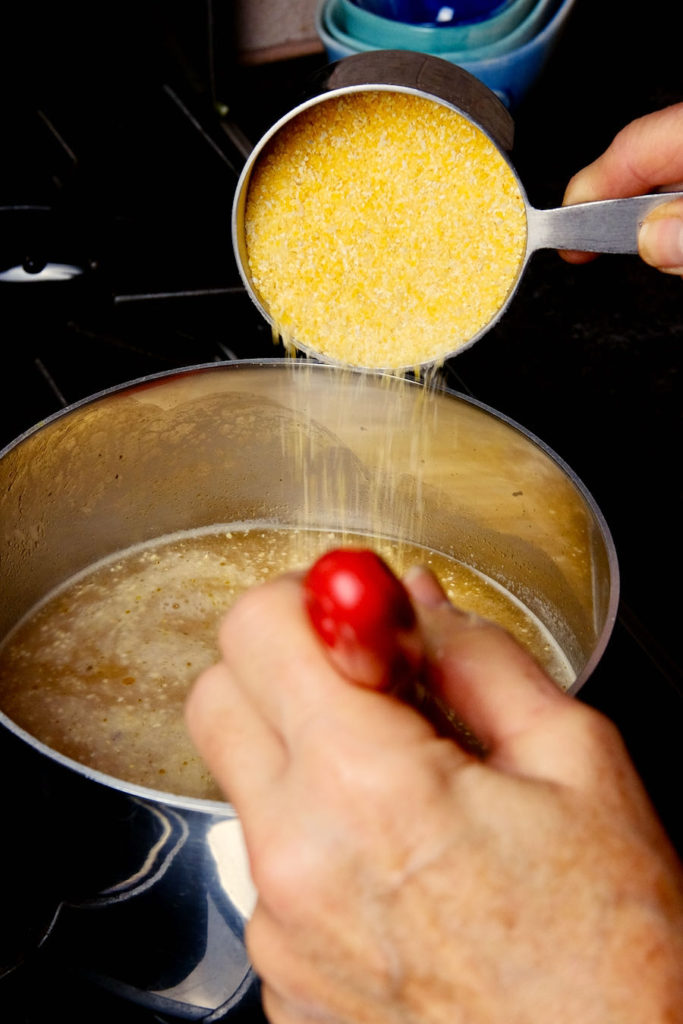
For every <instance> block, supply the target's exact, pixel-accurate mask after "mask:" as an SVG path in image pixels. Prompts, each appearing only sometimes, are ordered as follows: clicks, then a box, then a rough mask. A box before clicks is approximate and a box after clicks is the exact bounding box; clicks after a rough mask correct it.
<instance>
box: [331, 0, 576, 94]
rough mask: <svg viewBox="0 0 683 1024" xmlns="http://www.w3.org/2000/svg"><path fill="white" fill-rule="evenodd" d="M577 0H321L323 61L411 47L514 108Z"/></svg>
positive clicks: (544, 59)
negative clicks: (448, 64) (456, 68)
mask: <svg viewBox="0 0 683 1024" xmlns="http://www.w3.org/2000/svg"><path fill="white" fill-rule="evenodd" d="M574 3H575V0H451V4H450V5H445V4H442V3H438V2H434V0H319V3H318V8H317V12H316V28H317V31H318V35H319V36H320V39H321V41H322V43H323V45H324V47H325V50H326V53H327V55H328V58H329V60H331V61H336V60H340V59H341V58H342V57H348V56H351V55H352V54H354V53H363V52H365V51H368V50H413V51H416V52H418V53H431V54H433V55H434V56H437V57H441V58H442V59H444V60H448V61H450V62H451V63H453V64H458V65H459V66H460V67H462V68H465V70H466V71H469V72H470V73H471V74H473V75H475V76H476V77H477V78H479V79H480V80H481V81H482V82H484V84H485V85H487V86H488V87H489V88H490V89H493V91H494V92H496V93H497V94H498V95H499V97H500V98H501V99H502V100H503V102H504V103H505V104H506V106H508V107H510V108H513V107H515V106H517V104H518V103H519V102H520V100H521V99H522V98H523V97H524V95H525V94H526V92H527V91H528V89H529V88H530V86H531V85H532V84H533V82H534V81H535V80H536V78H537V77H538V75H539V73H540V72H541V70H542V69H543V67H544V65H545V63H546V61H547V59H548V57H549V56H550V53H551V52H552V49H553V47H554V45H555V43H556V42H557V40H558V38H559V36H560V34H561V32H562V30H563V28H564V26H565V23H566V21H567V19H568V17H569V14H570V13H571V9H572V7H573V5H574Z"/></svg>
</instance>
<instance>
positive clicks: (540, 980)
mask: <svg viewBox="0 0 683 1024" xmlns="http://www.w3.org/2000/svg"><path fill="white" fill-rule="evenodd" d="M409 589H410V591H411V594H412V597H413V600H414V603H415V606H416V609H417V613H418V617H419V622H420V628H421V631H422V636H423V642H424V647H425V656H426V660H427V663H428V666H429V668H428V671H429V675H430V680H431V685H432V686H433V688H434V690H435V692H436V693H437V694H438V695H439V697H440V698H441V699H442V700H444V701H446V702H448V703H449V704H450V705H451V706H452V707H453V709H454V710H455V712H456V714H457V715H458V717H460V718H461V719H463V720H464V721H465V722H467V723H468V725H469V726H470V727H471V728H472V730H473V731H474V732H475V733H476V734H477V736H478V737H479V739H480V740H481V741H482V744H483V745H484V747H485V749H486V751H487V752H486V754H485V755H484V756H482V757H475V756H474V755H473V754H471V753H467V752H465V751H464V750H463V749H462V748H461V747H460V746H459V745H458V744H457V743H456V742H454V741H453V740H450V739H445V738H438V737H437V735H436V733H435V732H434V730H433V729H432V727H431V726H430V725H429V724H428V722H427V721H426V720H425V719H424V718H423V717H421V716H420V715H419V714H418V713H417V712H416V711H415V710H414V709H413V708H412V707H409V706H408V705H407V704H405V703H402V702H401V701H400V700H399V699H398V698H396V697H395V696H391V695H389V694H387V693H380V692H377V691H373V690H371V689H367V688H363V687H359V686H355V685H353V684H352V683H349V682H348V680H346V679H345V678H344V677H343V676H342V675H340V674H339V673H338V672H337V670H336V669H335V668H334V667H333V665H332V662H331V661H330V659H329V658H328V657H327V654H326V651H325V649H324V648H323V646H322V644H321V643H320V641H319V640H318V638H317V637H316V636H315V635H314V634H313V632H312V630H311V627H310V623H309V620H308V618H307V616H306V613H305V611H304V604H303V597H302V587H301V580H300V578H298V577H296V576H287V577H284V578H282V579H279V580H277V581H274V582H272V583H268V584H266V585H264V586H262V587H259V588H257V589H255V590H253V591H251V592H250V593H248V594H247V595H245V596H244V597H243V598H241V599H240V600H239V601H238V603H237V604H236V605H235V606H234V608H233V609H232V611H231V612H230V613H229V614H228V616H227V617H226V619H225V621H224V623H223V626H222V629H221V635H220V644H221V650H222V654H223V660H222V662H221V663H220V664H218V665H217V666H215V667H214V668H212V669H210V670H209V671H208V672H206V673H205V674H204V675H203V676H202V677H201V678H200V679H199V680H198V682H197V684H196V686H195V688H194V690H193V692H192V694H191V696H190V699H189V701H188V706H187V721H188V726H189V729H190V732H191V734H192V736H193V738H194V740H195V742H196V744H197V746H198V748H199V750H200V752H201V753H202V754H203V756H204V758H205V759H206V761H207V763H208V765H209V767H210V769H211V770H212V771H213V773H214V775H215V777H216V778H217V780H218V781H219V783H220V784H221V785H222V786H223V788H224V791H225V793H226V794H227V796H228V797H229V799H230V800H231V801H232V802H233V803H234V805H235V807H236V809H237V811H238V813H239V815H240V818H241V821H242V824H243V827H244V832H245V837H246V842H247V848H248V852H249V857H250V864H251V870H252V875H253V879H254V882H255V885H256V888H257V890H258V894H259V898H258V903H257V906H256V909H255V911H254V914H253V917H252V918H251V920H250V922H249V924H248V927H247V944H248V949H249V953H250V956H251V959H252V962H253V964H254V967H255V969H256V971H257V972H258V974H259V975H260V976H261V979H262V983H263V1001H264V1008H265V1011H266V1013H267V1015H268V1016H269V1018H270V1020H271V1021H272V1022H274V1024H295V1022H310V1021H324V1022H326V1024H544V1022H552V1024H665V1022H666V1024H680V1022H681V1021H683V883H682V880H681V868H680V865H679V863H678V861H677V859H676V857H675V855H674V853H673V851H672V850H671V848H670V846H669V844H668V841H667V839H666V837H665V836H664V834H663V832H662V830H661V827H660V825H659V823H658V821H657V820H656V818H655V815H654V814H653V811H652V810H651V807H650V804H649V802H648V799H647V797H646V796H645V794H644V792H643V790H642V788H641V785H640V783H639V781H638V779H637V777H636V774H635V772H634V769H633V768H632V766H631V764H630V762H629V759H628V757H627V755H626V753H625V751H624V749H623V746H622V743H621V741H620V739H619V737H618V735H617V733H616V731H615V729H614V728H613V726H612V725H611V724H610V723H609V722H607V721H606V720H605V719H604V718H603V717H602V716H600V715H598V714H597V713H596V712H594V711H592V710H591V709H589V708H588V707H586V706H584V705H582V704H581V703H580V702H579V701H577V700H575V699H573V698H570V697H567V696H565V695H564V694H562V693H561V692H560V691H559V690H558V689H557V687H556V686H555V685H554V684H553V683H552V682H551V681H550V680H549V679H548V678H547V676H546V675H545V674H544V672H543V671H542V670H541V669H540V668H539V667H538V666H537V665H536V663H535V662H534V661H533V660H531V659H530V658H529V657H528V656H527V655H526V654H525V653H524V652H523V651H522V650H521V649H520V648H519V647H518V646H517V644H516V643H515V642H514V641H513V640H512V639H511V638H510V637H509V636H508V635H507V634H506V633H504V632H503V631H502V630H500V629H499V628H497V627H495V626H492V625H490V624H486V623H482V622H481V621H479V620H474V619H472V618H471V617H469V616H467V615H465V614H462V613H460V612H458V611H456V610H455V609H453V608H452V607H451V606H450V605H449V604H448V603H447V602H446V601H445V598H444V596H443V594H442V592H441V590H440V588H439V587H438V585H437V584H436V582H435V581H434V579H433V578H432V577H431V576H430V575H429V574H428V573H426V572H421V573H417V574H413V575H412V577H411V580H410V582H409Z"/></svg>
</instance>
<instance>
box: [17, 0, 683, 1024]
mask: <svg viewBox="0 0 683 1024" xmlns="http://www.w3.org/2000/svg"><path fill="white" fill-rule="evenodd" d="M232 18H233V7H232V5H231V4H230V3H223V4H221V3H217V2H207V3H204V4H200V3H197V2H195V0H185V2H182V3H181V2H178V0H174V2H169V3H161V2H159V3H155V2H153V0H138V2H137V3H132V2H130V0H121V2H117V3H116V4H114V3H111V2H100V3H97V4H92V3H91V4H77V3H73V2H72V0H63V2H62V3H60V4H47V3H44V2H40V3H28V4H23V5H22V6H21V9H20V10H14V11H12V12H9V13H8V12H7V11H5V12H4V14H3V19H4V21H5V25H4V27H3V31H2V46H3V48H4V51H5V52H4V55H3V59H2V62H1V63H2V69H3V78H2V83H3V84H2V92H1V96H2V102H1V103H0V133H1V134H0V138H1V139H2V160H1V161H0V263H1V264H2V265H0V270H2V269H3V267H5V266H12V265H14V263H15V262H16V261H17V260H18V261H19V262H21V261H22V260H23V259H25V258H27V257H28V256H29V255H33V256H35V257H36V258H37V259H41V258H49V259H64V260H65V261H69V260H72V261H74V262H76V263H80V264H81V265H82V266H84V267H85V268H86V271H87V272H86V273H84V274H83V275H82V277H81V278H79V279H78V280H77V281H76V282H68V283H67V286H66V287H62V286H61V285H58V286H56V287H53V286H52V285H51V284H48V285H45V286H42V285H39V284H38V285H36V286H34V285H28V286H27V287H28V290H27V289H26V288H25V287H24V286H20V287H19V288H15V287H11V286H10V287H6V286H5V287H3V284H2V283H1V282H0V367H1V370H0V372H1V373H2V381H3V392H2V394H3V399H2V402H0V447H2V445H3V444H4V443H6V442H9V441H10V440H11V439H12V438H13V437H15V436H17V435H18V434H19V433H20V432H21V431H23V430H25V429H27V428H29V427H30V426H31V425H33V424H34V423H36V422H38V421H39V420H40V419H42V418H43V417H44V416H46V415H50V414H51V413H53V412H55V411H57V410H58V409H59V408H61V407H62V406H63V405H65V404H69V403H71V402H73V401H77V400H79V399H81V398H84V397H86V396H88V395H91V394H93V393H95V392H97V391H99V390H101V389H103V388H107V387H111V386H114V385H117V384H120V383H123V382H124V381H127V380H131V379H134V378H136V377H138V376H141V375H144V374H147V373H154V372H158V371H161V370H166V369H172V368H174V367H179V366H187V365H192V364H195V363H201V362H207V361H213V360H216V359H222V358H231V357H234V356H236V357H238V358H243V357H249V356H263V355H278V354H279V352H278V351H277V350H274V349H273V348H272V344H271V342H270V336H269V329H268V328H266V326H265V325H264V324H263V323H262V322H261V321H260V319H259V317H258V315H257V314H256V313H255V310H254V309H253V308H252V306H251V304H250V302H249V300H248V299H247V298H246V297H245V296H244V295H243V293H242V292H241V289H240V287H239V280H238V277H237V274H236V269H235V265H234V260H233V257H232V251H231V244H230V236H229V219H230V207H231V200H232V190H233V189H234V184H235V181H236V176H237V174H238V173H239V168H240V165H241V159H243V149H242V147H241V144H240V138H241V137H242V134H243V135H244V136H246V137H247V139H251V140H252V141H256V140H257V139H258V137H259V136H260V134H261V133H262V132H263V131H264V130H265V129H266V128H267V127H268V126H269V125H270V124H271V123H272V121H273V120H275V118H276V117H277V116H278V115H279V114H281V113H283V112H284V111H286V110H287V109H288V108H290V107H291V106H292V105H294V104H295V103H296V102H298V100H299V99H300V98H301V95H302V93H303V91H304V89H305V84H306V81H307V79H308V77H309V76H310V75H311V74H313V73H314V72H315V71H316V70H317V69H318V68H320V66H321V65H323V64H324V63H325V58H324V55H322V54H320V55H313V56H307V57H304V58H299V59H294V60H291V61H287V62H281V63H278V64H272V65H264V66H245V65H243V64H241V63H240V61H239V57H238V54H237V53H236V52H235V46H234V43H233V33H232ZM682 22H683V19H682V15H681V8H680V4H678V3H677V2H673V0H668V2H667V0H651V2H650V3H649V4H648V5H647V8H639V7H637V6H635V5H624V4H614V3H613V2H610V0H577V3H576V6H575V9H574V12H573V14H572V16H571V19H570V21H569V24H568V27H567V30H566V32H565V34H564V36H563V37H562V39H561V40H560V42H559V44H558V46H557V48H556V50H555V52H554V54H553V55H552V58H551V60H550V62H549V63H548V65H547V67H546V69H545V71H544V73H543V75H542V76H541V78H540V79H539V81H538V82H537V84H536V85H535V86H534V88H533V89H532V91H531V92H530V93H529V94H528V95H527V97H526V98H525V100H524V101H523V102H522V103H521V104H520V106H519V108H518V109H516V110H515V111H514V116H515V121H516V141H515V148H514V151H513V159H514V162H515V164H516V167H517V169H518V172H519V174H520V177H521V179H522V181H523V183H524V184H525V187H526V189H527V192H528V195H529V198H530V200H531V202H532V203H533V204H534V205H536V206H554V205H559V204H560V203H561V201H562V195H563V192H564V188H565V185H566V183H567V181H568V179H569V177H570V176H571V175H572V174H573V173H574V172H575V171H576V170H578V169H579V168H580V167H581V166H583V165H584V164H585V163H587V162H589V161H590V160H592V159H593V158H595V157H596V156H597V155H599V153H600V152H601V151H602V150H603V149H604V148H605V147H606V146H607V144H608V143H609V142H610V140H611V138H612V137H613V135H614V134H615V133H616V132H617V131H618V130H619V129H620V128H621V127H622V126H623V125H625V124H626V123H627V122H628V121H630V120H632V119H633V118H635V117H638V116H641V115H643V114H645V113H647V112H649V111H651V110H654V109H656V108H659V107H662V106H665V105H667V104H669V103H673V102H678V101H680V100H683V70H682V69H683V61H681V56H680V48H681V38H682V33H681V29H682V28H683V23H682ZM179 110H180V111H181V113H182V116H179ZM680 145H681V147H683V139H681V140H680ZM241 152H242V155H240V154H241ZM17 206H21V207H23V208H24V209H23V213H22V214H21V215H18V212H17ZM24 214H25V216H24ZM682 340H683V290H682V283H681V280H680V279H679V278H677V277H673V276H669V275H664V274H661V273H658V272H656V271H654V270H653V269H651V268H649V267H646V266H645V265H644V264H642V263H641V262H640V260H639V259H638V258H637V257H621V256H613V257H600V258H599V259H597V260H596V261H594V262H593V263H591V264H590V265H586V266H581V267H574V266H569V265H567V264H566V263H564V262H563V261H561V260H560V258H559V257H558V256H557V254H556V253H553V252H543V253H540V254H537V255H536V256H535V257H534V258H533V260H532V262H531V264H530V266H529V268H528V270H527V272H526V274H525V276H524V279H523V281H522V284H521V286H520V288H519V291H518V293H517V295H516V297H515V299H514V301H513V304H512V306H511V307H510V309H509V311H508V312H507V313H506V315H505V317H504V318H503V320H502V321H501V322H500V323H499V324H498V325H497V326H496V327H495V328H494V329H493V330H492V331H491V332H490V334H489V335H488V336H486V337H485V338H484V339H483V340H481V341H480V342H479V343H478V344H477V345H475V346H474V347H473V348H472V349H471V350H469V351H467V352H464V353H462V354H461V355H459V356H458V357H457V358H456V359H454V360H452V362H451V364H449V366H448V367H447V380H448V383H449V384H450V385H451V386H453V387H455V388H456V389H458V390H463V391H465V392H467V393H469V394H472V395H474V396H475V397H476V398H478V399H480V400H482V401H484V402H486V403H487V404H489V405H491V406H493V407H494V408H495V409H497V410H499V411H501V412H503V413H505V414H507V415H508V416H510V417H512V418H513V419H515V420H517V421H518V422H519V423H521V424H522V425H523V426H525V427H526V428H527V429H529V430H531V431H532V432H533V433H535V434H536V435H538V436H539V437H540V438H542V440H543V441H545V442H546V443H547V444H549V445H550V446H551V447H552V448H553V449H554V450H555V451H556V452H557V453H558V454H559V455H560V456H561V457H562V458H563V459H564V460H565V461H566V462H567V463H569V465H570V466H571V467H572V469H573V470H574V471H575V472H576V473H577V474H578V476H579V477H580V478H581V479H582V480H583V482H584V483H585V484H586V486H587V487H588V488H589V490H590V491H591V492H592V494H593V496H594V498H595V500H596V501H597V503H598V505H599V506H600V508H601V509H602V511H603V513H604V515H605V517H606V519H607V522H608V523H609V525H610V528H611V530H612V532H613V535H614V539H615V543H616V547H617V552H618V555H619V560H620V565H621V575H622V581H621V582H622V602H621V608H620V615H619V620H618V623H617V625H616V627H615V631H614V635H613V639H612V642H611V643H610V646H609V648H608V650H607V653H606V654H605V656H604V658H603V660H602V662H601V664H600V665H599V666H598V669H597V670H596V672H595V673H594V675H593V677H592V678H591V679H590V680H589V681H588V682H587V683H586V685H585V686H584V688H583V690H582V691H581V695H580V696H581V699H583V700H585V701H587V702H588V703H591V704H593V705H594V706H596V707H599V708H601V709H603V710H605V711H606V712H607V713H608V714H610V715H611V716H612V717H613V718H614V719H615V720H616V721H617V724H618V725H619V726H620V728H621V729H622V732H623V734H624V736H625V739H626V741H627V743H628V746H629V748H630V750H631V752H632V755H633V757H634V760H635V762H636V765H637V767H638V769H639V771H640V772H641V774H642V775H643V777H644V779H645V781H646V784H647V786H648V789H649V791H650V793H651V795H652V798H653V800H654V802H655V804H656V806H657V808H658V811H659V813H660V815H661V817H662V819H663V821H664V823H665V825H666V827H667V828H668V830H669V832H670V834H671V836H672V839H673V841H674V842H675V843H676V845H677V846H678V847H679V849H683V823H682V822H681V815H680V801H679V799H678V795H677V786H678V780H679V779H680V778H681V768H682V767H683V744H682V742H681V732H682V729H683V714H682V712H683V704H682V700H683V683H682V682H681V656H680V636H681V629H680V623H679V612H680V598H679V578H680V577H679V573H680V524H681V511H682V507H681V472H680V462H681V458H680V438H681V433H680V426H681V422H680V408H681V402H680V399H681V374H680V362H681V351H680V348H681V342H682ZM0 585H1V584H0ZM10 770H11V768H10ZM5 920H7V918H6V919H5ZM10 920H13V919H12V918H11V917H10ZM0 922H1V915H0ZM2 927H3V926H2V923H0V928H2ZM9 927H10V926H9V925H5V928H6V929H7V928H9ZM3 996H4V999H5V1005H6V1006H7V1007H8V1008H9V1009H8V1016H7V1017H4V1015H3V1019H7V1020H8V1021H15V1020H16V1021H25V1022H29V1021H37V1020H42V1019H50V1013H51V1012H53V1011H54V1007H55V1006H58V1007H59V1006H62V1008H63V1007H64V1006H67V1007H68V1008H69V1009H68V1012H69V1013H70V1016H71V1019H72V1020H76V1021H80V1020H81V1019H83V1020H85V1019H98V1020H101V1021H109V1020H112V1021H113V1020H117V1021H118V1020H120V1021H125V1022H133V1021H137V1020H138V1019H140V1020H142V1019H143V1018H144V1019H145V1020H147V1014H146V1013H142V1012H140V1011H138V1010H137V1008H135V1007H132V1006H125V1007H122V1006H121V1005H120V1004H119V1003H118V1002H117V1003H116V1004H115V1005H113V1006H111V1007H110V1006H109V1004H106V1005H105V1003H102V1002H99V1001H97V997H96V996H94V995H92V994H90V993H88V992H86V993H85V994H83V993H82V992H81V990H80V989H79V990H77V991H74V989H73V987H67V989H66V990H65V991H62V990H61V989H59V987H58V988H57V989H55V980H54V978H51V979H50V983H49V984H43V983H41V978H40V977H38V979H36V978H35V977H34V976H33V975H32V974H31V971H30V970H29V969H27V970H25V971H19V972H15V973H14V975H13V976H12V977H11V978H10V980H9V981H8V980H7V979H5V981H4V982H3V981H2V980H0V1012H2V1009H1V1008H2V1005H3V1003H2V1000H3ZM91 999H92V1000H95V1002H89V1001H88V1000H91ZM80 1014H82V1016H80ZM93 1014H94V1016H93Z"/></svg>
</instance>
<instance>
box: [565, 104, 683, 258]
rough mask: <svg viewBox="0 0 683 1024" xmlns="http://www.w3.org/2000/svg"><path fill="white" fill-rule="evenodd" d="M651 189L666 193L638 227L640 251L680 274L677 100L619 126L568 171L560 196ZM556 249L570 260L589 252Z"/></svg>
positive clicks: (682, 211) (680, 110)
mask: <svg viewBox="0 0 683 1024" xmlns="http://www.w3.org/2000/svg"><path fill="white" fill-rule="evenodd" d="M674 189H676V190H677V191H675V192H674V191H673V190H674ZM653 190H661V191H662V192H663V193H664V192H666V193H668V196H667V197H666V201H662V202H661V203H658V204H657V205H656V206H655V208H654V209H653V210H652V212H651V214H650V215H649V216H648V217H647V219H646V221H645V223H644V224H643V225H642V226H641V228H640V230H639V233H638V249H639V252H640V255H641V257H642V258H643V260H644V261H645V262H646V263H649V264H650V266H653V267H656V268H657V269H658V270H661V271H662V272H663V273H666V274H680V275H683V103H674V104H672V105H671V106H668V107H664V108H663V109H662V110H656V111H654V112H653V113H651V114H646V115H645V116H643V117H639V118H637V119H636V120H635V121H632V122H631V123H630V124H627V125H626V126H625V127H624V128H622V130H621V131H620V132H619V133H618V134H617V135H616V136H615V138H614V140H613V141H612V142H611V143H610V145H609V146H608V147H607V149H606V150H605V152H604V153H602V154H601V155H600V156H599V157H598V158H597V160H594V161H593V163H591V164H589V165H588V166H587V167H584V168H583V169H582V170H581V171H579V172H578V173H577V174H575V175H574V177H573V178H572V180H571V181H570V182H569V184H568V186H567V189H566V192H565V196H564V202H565V204H572V203H586V202H595V201H596V200H601V199H607V198H618V197H627V196H633V195H639V194H640V193H642V192H650V191H653ZM660 199H662V196H660ZM562 255H563V256H564V257H565V259H567V260H568V261H569V262H571V263H583V262H585V261H586V260H589V259H591V258H592V254H589V253H583V252H565V253H562Z"/></svg>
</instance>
